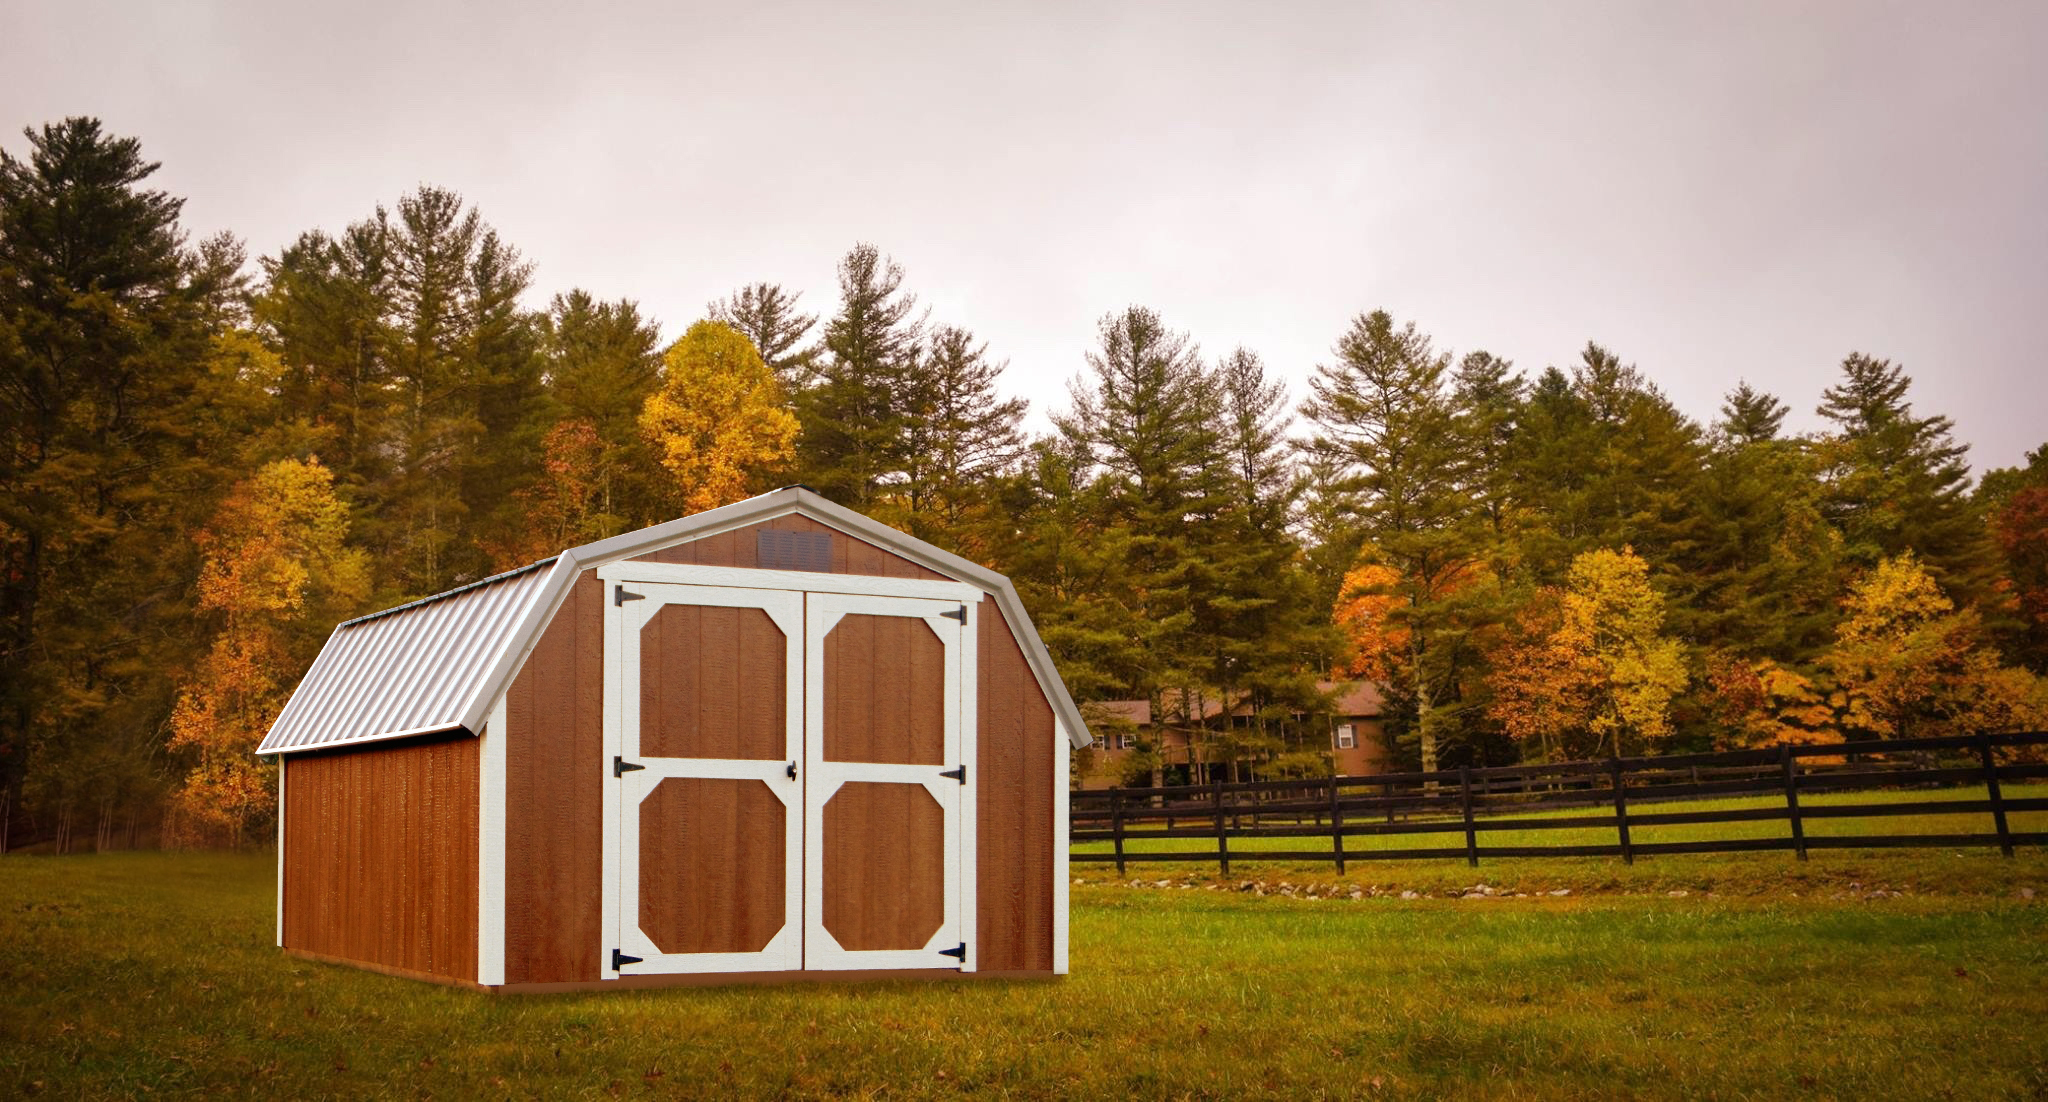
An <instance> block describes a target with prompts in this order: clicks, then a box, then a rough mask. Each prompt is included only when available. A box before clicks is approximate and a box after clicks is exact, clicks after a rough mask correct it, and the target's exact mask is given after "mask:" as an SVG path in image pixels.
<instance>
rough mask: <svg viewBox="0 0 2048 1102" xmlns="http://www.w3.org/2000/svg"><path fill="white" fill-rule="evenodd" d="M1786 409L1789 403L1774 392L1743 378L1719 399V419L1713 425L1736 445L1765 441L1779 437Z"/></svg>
mask: <svg viewBox="0 0 2048 1102" xmlns="http://www.w3.org/2000/svg"><path fill="white" fill-rule="evenodd" d="M1789 412H1791V407H1790V406H1787V405H1786V404H1785V403H1783V402H1781V401H1779V400H1778V399H1777V396H1776V395H1772V394H1766V393H1764V392H1763V391H1760V390H1758V389H1756V388H1755V387H1752V386H1750V385H1749V383H1748V381H1746V380H1745V381H1743V382H1739V383H1737V384H1735V389H1734V390H1731V391H1729V392H1728V397H1727V399H1726V400H1724V401H1723V402H1722V403H1721V420H1720V421H1719V423H1718V424H1717V426H1716V427H1717V428H1719V429H1720V431H1721V435H1722V436H1724V437H1726V438H1727V439H1728V440H1730V441H1732V442H1734V443H1736V444H1738V445H1746V444H1761V443H1766V442H1769V441H1773V440H1776V439H1778V433H1779V432H1780V431H1781V430H1782V429H1783V428H1784V425H1785V414H1787V413H1789Z"/></svg>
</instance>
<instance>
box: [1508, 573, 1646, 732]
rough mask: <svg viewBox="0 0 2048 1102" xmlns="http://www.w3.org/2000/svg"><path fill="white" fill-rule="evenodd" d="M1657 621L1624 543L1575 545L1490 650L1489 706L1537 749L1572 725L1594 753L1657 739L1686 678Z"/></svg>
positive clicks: (1643, 579)
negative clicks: (1556, 580) (1563, 566)
mask: <svg viewBox="0 0 2048 1102" xmlns="http://www.w3.org/2000/svg"><path fill="white" fill-rule="evenodd" d="M1663 628H1664V598H1663V597H1661V596H1659V595H1658V593H1657V591H1656V590H1654V589H1652V588H1650V568H1649V564H1648V563H1645V562H1644V561H1643V560H1642V558H1641V557H1640V556H1638V555H1637V554H1636V553H1635V551H1634V550H1633V549H1630V548H1623V549H1622V550H1620V551H1606V550H1600V551H1588V552H1585V553H1584V554H1581V555H1579V556H1577V557H1576V558H1574V559H1572V565H1571V571H1570V573H1569V574H1568V575H1567V584H1566V586H1565V588H1564V589H1563V590H1543V591H1539V592H1538V593H1537V594H1536V596H1535V597H1534V598H1533V599H1532V600H1531V601H1530V603H1529V604H1528V605H1527V606H1525V607H1524V609H1523V611H1522V613H1521V615H1519V616H1518V617H1516V619H1515V621H1514V623H1513V624H1511V625H1510V629H1509V632H1508V634H1507V637H1506V639H1505V640H1504V641H1503V642H1502V643H1501V644H1500V645H1498V646H1496V647H1495V648H1494V650H1493V652H1492V659H1493V673H1492V674H1491V676H1489V678H1488V679H1487V683H1488V685H1489V687H1490V688H1492V690H1493V701H1492V702H1491V704H1490V705H1489V708H1488V710H1489V713H1490V714H1491V715H1492V716H1493V717H1494V719H1495V720H1496V721H1497V722H1499V723H1500V724H1501V726H1502V728H1503V729H1504V730H1506V731H1507V732H1508V734H1510V735H1512V736H1513V737H1515V738H1521V739H1530V738H1534V739H1537V740H1539V742H1541V743H1542V745H1543V746H1544V748H1545V752H1546V753H1555V752H1556V751H1557V750H1558V749H1559V748H1561V747H1564V746H1566V745H1567V742H1566V740H1567V739H1568V738H1569V736H1571V735H1572V734H1574V733H1577V732H1585V733H1587V734H1590V735H1591V736H1592V740H1591V741H1592V745H1591V750H1592V752H1594V753H1598V752H1601V751H1602V750H1603V749H1604V750H1606V751H1607V752H1609V753H1614V754H1620V753H1623V752H1624V751H1632V750H1640V749H1642V748H1643V747H1644V744H1646V743H1654V742H1657V741H1659V740H1662V739H1664V738H1666V737H1668V736H1669V735H1670V734H1671V700H1672V698H1673V697H1675V696H1677V695H1678V694H1679V693H1680V692H1681V691H1683V690H1684V689H1685V684H1686V680H1687V678H1686V672H1685V653H1684V650H1683V649H1682V648H1681V647H1680V646H1679V644H1678V641H1677V640H1675V639H1672V638H1669V637H1667V636H1665V635H1664V634H1662V632H1663Z"/></svg>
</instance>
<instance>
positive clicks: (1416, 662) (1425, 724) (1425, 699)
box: [1408, 630, 1437, 785]
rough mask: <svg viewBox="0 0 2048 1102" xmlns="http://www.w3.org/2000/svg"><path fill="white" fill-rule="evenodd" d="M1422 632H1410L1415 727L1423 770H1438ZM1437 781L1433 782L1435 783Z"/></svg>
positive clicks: (1410, 664) (1425, 771)
mask: <svg viewBox="0 0 2048 1102" xmlns="http://www.w3.org/2000/svg"><path fill="white" fill-rule="evenodd" d="M1422 658H1423V646H1422V632H1421V631H1420V630H1416V631H1413V632H1411V633H1410V635H1409V643H1408V665H1409V667H1410V669H1411V670H1412V671H1413V676H1414V678H1415V728H1416V733H1417V734H1419V735H1420V736H1421V738H1422V771H1423V772H1424V773H1434V772H1436V764H1437V762H1436V729H1435V727H1434V726H1433V725H1432V724H1431V723H1430V722H1429V711H1430V707H1431V705H1430V699H1429V675H1428V674H1427V673H1425V672H1424V671H1423V668H1422ZM1434 783H1435V782H1431V784H1432V785H1433V784H1434Z"/></svg>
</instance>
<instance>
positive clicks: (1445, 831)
mask: <svg viewBox="0 0 2048 1102" xmlns="http://www.w3.org/2000/svg"><path fill="white" fill-rule="evenodd" d="M1987 795H1988V794H1987V793H1986V791H1985V790H1984V789H1983V788H1982V787H1977V788H1950V789H1943V790H1940V791H1905V792H1900V791H1889V790H1873V791H1866V792H1829V793H1820V794H1811V795H1806V796H1803V797H1802V798H1801V800H1800V804H1801V807H1802V808H1816V807H1838V806H1844V805H1858V804H1862V805H1871V804H1897V803H1908V802H1912V803H1919V802H1926V801H1934V800H1983V799H1986V798H1987ZM2004 796H2005V798H2006V799H2008V800H2020V799H2041V798H2048V785H2043V784H2032V785H2018V784H2009V785H2006V786H2005V787H2004ZM1784 806H1785V801H1784V798H1783V797H1779V796H1743V797H1732V798H1723V799H1716V800H1674V801H1670V802H1662V803H1647V802H1645V803H1636V804H1631V805H1630V807H1629V810H1630V813H1631V814H1633V815H1656V814H1668V813H1672V812H1685V811H1704V810H1708V809H1736V808H1782V807H1784ZM1611 814H1612V812H1611V810H1610V809H1607V808H1586V809H1575V810H1564V811H1540V812H1526V813H1523V812H1509V813H1506V814H1504V815H1502V816H1500V817H1502V818H1509V817H1512V818H1516V819H1558V818H1577V817H1584V816H1589V815H1590V816H1602V817H1605V816H1608V815H1611ZM1244 822H1245V823H1246V824H1249V823H1250V822H1251V819H1250V817H1249V816H1246V817H1245V818H1244ZM1480 822H1481V823H1484V822H1485V820H1484V819H1483V818H1482V819H1481V820H1480ZM1803 822H1804V827H1805V831H1806V836H1807V837H1808V838H1823V837H1845V836H1846V837H1855V836H1859V835H1871V834H1971V833H1977V834H1987V833H1990V832H1991V830H1992V820H1991V816H1990V814H1988V813H1972V814H1941V815H1881V816H1879V815H1873V816H1868V817H1857V818H1839V819H1837V818H1811V817H1809V818H1806V819H1804V820H1803ZM2007 823H2008V826H2009V828H2010V829H2011V830H2012V831H2014V832H2016V833H2033V832H2042V833H2048V811H2021V812H2012V813H2010V814H2009V815H2008V816H2007ZM1439 824H1440V825H1441V827H1442V829H1441V830H1439V831H1429V832H1419V833H1412V834H1411V833H1403V834H1376V835H1374V834H1368V835H1349V836H1347V837H1346V838H1345V839H1344V849H1345V851H1346V852H1347V853H1369V852H1371V851H1374V850H1388V849H1422V848H1432V847H1460V848H1462V847H1463V846H1464V844H1465V833H1464V831H1465V826H1464V823H1463V822H1462V821H1460V820H1456V819H1442V820H1439ZM1086 825H1087V826H1088V827H1089V828H1091V829H1102V828H1106V827H1107V825H1108V824H1107V823H1106V822H1103V823H1094V822H1091V823H1088V824H1086ZM1163 825H1164V824H1163V823H1151V824H1147V826H1148V828H1150V827H1157V826H1163ZM1176 825H1177V826H1181V827H1202V826H1205V825H1206V823H1205V821H1204V820H1203V819H1202V817H1201V816H1200V815H1199V814H1190V815H1189V816H1187V817H1186V818H1185V819H1179V820H1176ZM1134 829H1136V828H1134ZM1629 834H1630V839H1631V840H1632V841H1633V842H1635V843H1638V844H1641V843H1654V842H1691V841H1699V840H1702V839H1708V838H1785V837H1789V835H1790V828H1789V826H1788V824H1787V823H1786V822H1785V821H1784V820H1773V821H1762V822H1738V823H1686V824H1669V825H1661V826H1646V825H1641V824H1637V825H1634V826H1632V827H1631V828H1630V831H1629ZM1614 842H1615V831H1614V829H1613V828H1612V827H1562V828H1553V829H1548V830H1481V831H1480V832H1479V844H1480V845H1481V846H1568V845H1612V844H1614ZM1111 849H1112V847H1111V843H1109V842H1086V843H1082V844H1079V845H1076V846H1075V847H1074V851H1075V852H1076V853H1109V852H1111ZM1230 849H1231V852H1232V855H1233V858H1239V857H1240V855H1241V859H1242V860H1244V861H1247V862H1249V861H1253V860H1255V858H1256V855H1257V854H1258V853H1259V851H1261V850H1288V851H1295V852H1301V851H1309V850H1314V851H1321V852H1328V851H1329V849H1330V839H1329V838H1328V836H1316V835H1309V836H1305V837H1279V838H1274V837H1259V838H1232V839H1231V840H1230ZM1190 850H1191V851H1200V852H1205V853H1213V852H1215V850H1216V843H1215V840H1214V839H1210V838H1170V839H1136V840H1133V839H1126V841H1125V843H1124V852H1125V855H1126V856H1127V857H1129V856H1130V855H1133V854H1144V853H1152V852H1162V851H1165V852H1171V851H1190ZM1784 858H1785V859H1786V860H1791V857H1790V855H1789V852H1788V853H1787V854H1786V855H1784ZM1756 859H1757V860H1769V857H1768V856H1759V857H1758V858H1756ZM1521 860H1523V859H1522V858H1506V859H1502V860H1501V862H1500V864H1502V865H1503V866H1505V865H1510V864H1512V863H1514V862H1518V861H1521ZM1235 863H1236V861H1235V860H1234V861H1233V864H1235ZM1140 864H1141V866H1142V867H1145V868H1153V869H1159V868H1167V867H1169V866H1168V865H1167V864H1166V863H1163V862H1160V863H1152V864H1150V865H1145V864H1143V863H1142V862H1140ZM1176 864H1177V863H1176ZM1490 864H1493V862H1486V863H1484V864H1482V868H1484V867H1486V865H1490Z"/></svg>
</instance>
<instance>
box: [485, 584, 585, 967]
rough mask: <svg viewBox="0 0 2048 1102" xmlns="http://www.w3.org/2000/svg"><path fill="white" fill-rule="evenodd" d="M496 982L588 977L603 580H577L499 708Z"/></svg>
mask: <svg viewBox="0 0 2048 1102" xmlns="http://www.w3.org/2000/svg"><path fill="white" fill-rule="evenodd" d="M505 713H506V717H505V718H506V721H507V722H506V727H507V735H508V737H507V739H506V746H505V750H506V755H505V789H506V791H505V982H507V983H557V982H564V981H569V980H594V979H597V978H598V964H599V956H598V954H599V953H600V952H601V949H600V947H599V941H600V940H601V938H600V934H599V930H598V927H599V925H600V923H599V917H600V913H601V912H600V907H601V903H602V901H601V900H600V899H599V897H598V892H599V890H600V889H601V887H602V885H603V879H604V868H603V865H604V848H603V847H604V835H603V834H602V833H601V831H602V830H603V822H602V820H603V812H604V787H603V785H604V761H603V758H604V585H603V583H601V582H599V581H598V580H597V575H596V573H595V572H594V571H589V570H586V571H584V572H583V573H582V575H581V576H579V577H578V578H577V579H576V584H575V586H574V587H573V588H572V589H571V590H570V593H569V597H568V599H567V600H565V601H564V602H563V603H562V608H561V610H560V611H559V612H557V613H556V614H555V618H554V620H552V621H551V622H550V623H549V624H548V626H547V630H546V631H544V632H542V633H541V637H540V641H539V642H538V643H537V644H535V646H534V649H533V653H532V654H530V655H528V656H527V659H526V665H525V666H524V667H523V668H522V669H521V670H520V671H519V676H518V677H517V678H515V679H514V680H513V682H512V688H511V690H510V691H509V692H508V693H507V696H506V701H505Z"/></svg>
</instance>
